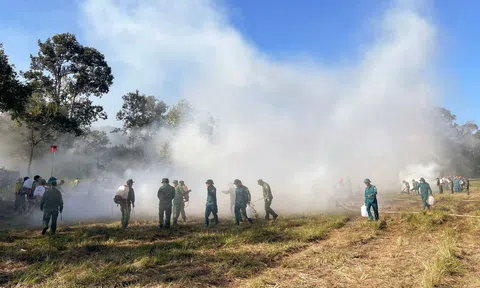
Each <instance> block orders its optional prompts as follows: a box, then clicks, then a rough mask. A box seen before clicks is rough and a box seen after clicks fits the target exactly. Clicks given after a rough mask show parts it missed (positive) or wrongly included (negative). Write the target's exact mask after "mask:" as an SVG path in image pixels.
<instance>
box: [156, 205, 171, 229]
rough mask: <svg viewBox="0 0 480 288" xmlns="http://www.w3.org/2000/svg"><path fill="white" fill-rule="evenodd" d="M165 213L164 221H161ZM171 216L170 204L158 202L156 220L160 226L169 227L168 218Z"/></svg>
mask: <svg viewBox="0 0 480 288" xmlns="http://www.w3.org/2000/svg"><path fill="white" fill-rule="evenodd" d="M164 215H165V222H163V217H164ZM171 217H172V204H171V203H170V205H168V203H167V204H163V203H160V204H159V205H158V220H159V222H160V227H164V226H165V227H167V228H168V227H170V218H171Z"/></svg>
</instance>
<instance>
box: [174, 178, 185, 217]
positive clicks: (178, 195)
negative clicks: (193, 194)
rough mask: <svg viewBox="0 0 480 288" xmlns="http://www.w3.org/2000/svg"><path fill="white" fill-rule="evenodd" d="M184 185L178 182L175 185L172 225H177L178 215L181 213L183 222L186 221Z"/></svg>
mask: <svg viewBox="0 0 480 288" xmlns="http://www.w3.org/2000/svg"><path fill="white" fill-rule="evenodd" d="M184 187H185V186H184V185H182V184H180V185H177V186H176V187H175V198H174V199H173V225H177V222H178V217H180V215H182V220H183V222H185V221H187V215H185V202H184V201H183V199H184V197H185V193H186V192H185V190H184Z"/></svg>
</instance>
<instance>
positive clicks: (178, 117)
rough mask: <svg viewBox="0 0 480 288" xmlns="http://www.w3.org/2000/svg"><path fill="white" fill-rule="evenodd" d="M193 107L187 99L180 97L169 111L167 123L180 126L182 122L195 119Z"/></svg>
mask: <svg viewBox="0 0 480 288" xmlns="http://www.w3.org/2000/svg"><path fill="white" fill-rule="evenodd" d="M192 113H193V107H192V105H191V104H190V102H188V101H187V100H186V99H180V101H178V102H177V103H176V104H175V105H173V106H172V107H171V108H170V110H169V111H168V113H167V116H166V118H167V123H168V124H169V125H170V126H171V127H173V128H178V127H179V126H180V125H181V124H182V123H185V122H188V121H189V120H192V119H193V116H192Z"/></svg>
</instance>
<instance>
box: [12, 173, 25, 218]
mask: <svg viewBox="0 0 480 288" xmlns="http://www.w3.org/2000/svg"><path fill="white" fill-rule="evenodd" d="M25 178H28V177H25ZM24 181H25V180H24V178H18V180H17V183H15V190H14V192H15V212H19V213H21V212H23V211H24V210H25V194H23V182H24Z"/></svg>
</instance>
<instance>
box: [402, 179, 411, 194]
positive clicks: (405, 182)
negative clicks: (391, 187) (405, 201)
mask: <svg viewBox="0 0 480 288" xmlns="http://www.w3.org/2000/svg"><path fill="white" fill-rule="evenodd" d="M402 183H403V184H404V185H405V187H404V188H403V190H402V193H407V194H410V184H409V183H408V182H407V181H405V180H403V181H402Z"/></svg>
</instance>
